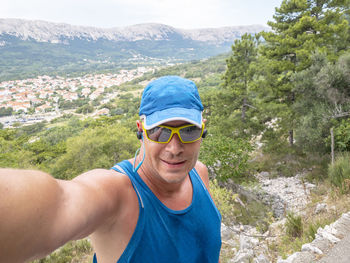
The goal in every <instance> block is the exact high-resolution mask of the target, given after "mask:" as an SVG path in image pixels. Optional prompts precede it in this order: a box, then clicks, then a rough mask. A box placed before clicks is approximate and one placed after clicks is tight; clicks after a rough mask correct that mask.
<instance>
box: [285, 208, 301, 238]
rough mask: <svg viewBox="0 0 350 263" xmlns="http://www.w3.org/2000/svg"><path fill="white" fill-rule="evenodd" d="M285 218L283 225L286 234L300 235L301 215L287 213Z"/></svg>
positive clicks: (291, 235)
mask: <svg viewBox="0 0 350 263" xmlns="http://www.w3.org/2000/svg"><path fill="white" fill-rule="evenodd" d="M286 218H287V221H286V224H285V227H286V233H287V235H288V236H290V237H301V235H302V233H303V222H302V220H301V216H297V215H294V214H293V213H288V214H287V217H286Z"/></svg>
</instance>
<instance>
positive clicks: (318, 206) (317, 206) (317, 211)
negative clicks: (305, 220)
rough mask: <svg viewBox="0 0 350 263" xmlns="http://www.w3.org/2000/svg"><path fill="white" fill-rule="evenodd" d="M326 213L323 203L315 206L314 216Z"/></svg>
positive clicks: (325, 206)
mask: <svg viewBox="0 0 350 263" xmlns="http://www.w3.org/2000/svg"><path fill="white" fill-rule="evenodd" d="M326 211H327V205H326V204H325V203H319V204H317V205H316V209H315V212H314V214H316V215H317V214H319V213H321V212H326Z"/></svg>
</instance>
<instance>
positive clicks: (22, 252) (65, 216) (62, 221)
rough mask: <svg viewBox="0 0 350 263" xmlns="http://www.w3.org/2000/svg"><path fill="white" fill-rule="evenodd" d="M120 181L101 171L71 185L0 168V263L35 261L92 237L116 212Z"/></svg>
mask: <svg viewBox="0 0 350 263" xmlns="http://www.w3.org/2000/svg"><path fill="white" fill-rule="evenodd" d="M122 180H123V179H122V177H119V176H116V174H115V172H114V171H109V170H102V169H99V170H92V171H90V172H87V173H85V174H83V175H81V176H78V177H76V178H75V179H73V180H72V181H61V180H56V179H54V178H53V177H51V176H50V175H48V174H45V173H43V172H39V171H27V170H16V169H0V211H1V213H0V255H1V261H4V262H24V261H26V260H31V259H35V258H40V257H42V256H44V255H47V254H49V253H50V252H51V251H53V250H54V249H56V248H57V247H59V246H61V245H63V244H64V243H66V242H67V241H69V240H73V239H79V238H82V237H84V236H87V235H89V234H90V233H92V232H93V231H94V229H96V228H97V227H98V226H99V225H100V224H102V223H104V222H105V221H106V220H108V218H110V217H111V216H112V215H113V213H116V211H118V200H119V198H118V196H119V197H120V194H122V187H119V186H121V184H122V183H123V182H122ZM118 181H119V183H118ZM118 188H119V189H120V190H121V191H119V195H118V194H117V193H118Z"/></svg>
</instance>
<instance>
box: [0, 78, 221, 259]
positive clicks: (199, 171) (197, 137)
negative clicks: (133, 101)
mask: <svg viewBox="0 0 350 263" xmlns="http://www.w3.org/2000/svg"><path fill="white" fill-rule="evenodd" d="M202 111H203V106H202V103H201V101H200V98H199V95H198V91H197V87H196V86H195V84H194V83H193V82H192V81H190V80H187V79H183V78H180V77H177V76H166V77H162V78H159V79H156V80H154V81H152V82H151V83H149V85H148V86H147V87H146V88H145V90H144V92H143V95H142V99H141V105H140V117H141V120H140V121H137V129H138V132H137V136H138V138H139V140H140V142H141V147H140V150H139V152H137V153H136V154H135V158H133V159H130V160H125V161H123V162H121V163H119V164H117V165H115V166H114V167H113V168H112V169H111V170H104V169H95V170H92V171H88V172H86V173H84V174H82V175H80V176H77V177H76V178H74V179H73V180H71V181H63V180H56V179H54V178H52V177H51V176H49V175H47V174H45V173H42V172H39V171H24V170H15V169H1V170H0V211H1V213H0V261H1V262H10V263H15V262H24V261H27V260H31V259H35V258H40V257H43V256H45V255H47V254H49V253H50V252H52V251H53V250H54V249H56V248H58V247H60V246H61V245H63V244H64V243H66V242H68V241H69V240H76V239H80V238H83V237H86V236H88V235H91V241H92V245H93V248H94V250H95V252H96V253H95V256H94V262H98V263H112V262H113V263H114V262H118V263H119V262H150V263H157V262H160V263H163V262H166V263H172V262H174V263H190V262H195V263H206V262H208V263H212V262H213V263H214V262H215V263H217V262H218V260H219V252H220V247H221V238H220V220H221V217H220V214H219V212H218V210H217V209H216V207H215V205H214V203H213V201H212V199H211V197H210V195H209V192H208V190H207V189H208V188H209V179H208V171H207V169H206V167H205V166H204V165H203V164H202V163H200V162H199V161H198V160H197V158H198V154H199V148H200V144H201V140H202V137H204V136H205V133H206V130H205V129H204V121H203V120H202Z"/></svg>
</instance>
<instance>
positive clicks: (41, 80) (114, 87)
mask: <svg viewBox="0 0 350 263" xmlns="http://www.w3.org/2000/svg"><path fill="white" fill-rule="evenodd" d="M154 70H155V68H154V67H138V68H135V69H130V70H120V71H118V72H116V73H105V74H89V75H85V76H82V77H74V78H65V77H60V76H55V77H52V76H47V75H43V76H38V77H36V78H31V79H23V80H10V81H3V82H0V110H2V112H1V113H2V114H1V115H2V116H1V117H0V123H1V124H2V126H3V127H4V128H9V127H14V126H16V125H28V124H32V123H35V122H40V121H44V120H46V121H50V120H52V119H55V118H57V117H60V116H62V115H63V114H65V113H72V112H74V109H73V110H72V109H69V110H67V109H64V108H61V107H60V102H61V103H62V101H66V102H74V101H77V100H79V99H87V100H89V101H94V100H96V99H99V103H100V104H101V105H103V104H106V103H108V102H109V101H110V100H112V99H114V98H115V97H117V96H118V94H119V90H118V86H119V85H121V84H123V83H126V82H129V81H132V80H134V79H136V78H139V77H141V76H143V74H145V73H147V72H154ZM5 110H7V111H9V112H10V114H4V111H5ZM5 115H7V116H5ZM90 115H91V116H93V117H95V116H101V115H109V109H107V108H102V109H98V110H95V111H94V112H93V113H91V114H90Z"/></svg>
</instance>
